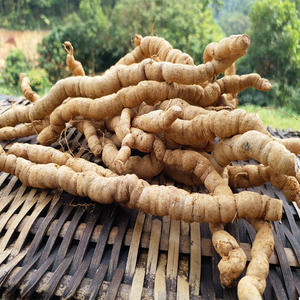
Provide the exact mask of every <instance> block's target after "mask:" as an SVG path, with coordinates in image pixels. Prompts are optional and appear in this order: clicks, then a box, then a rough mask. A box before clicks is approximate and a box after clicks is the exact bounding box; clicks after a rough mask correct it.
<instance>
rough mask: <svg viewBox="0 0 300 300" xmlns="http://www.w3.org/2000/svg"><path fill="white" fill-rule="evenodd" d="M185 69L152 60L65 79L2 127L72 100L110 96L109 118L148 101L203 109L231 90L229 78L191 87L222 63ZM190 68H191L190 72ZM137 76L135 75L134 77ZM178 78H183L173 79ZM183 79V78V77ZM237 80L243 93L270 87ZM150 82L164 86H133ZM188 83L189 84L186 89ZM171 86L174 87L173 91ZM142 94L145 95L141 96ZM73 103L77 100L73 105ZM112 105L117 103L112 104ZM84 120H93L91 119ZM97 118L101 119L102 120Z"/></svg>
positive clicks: (0, 119) (6, 116)
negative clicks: (181, 103) (174, 101)
mask: <svg viewBox="0 0 300 300" xmlns="http://www.w3.org/2000/svg"><path fill="white" fill-rule="evenodd" d="M224 63H225V62H224ZM231 63H232V62H231ZM208 64H213V62H209V63H208ZM225 65H226V63H225ZM181 66H182V65H180V64H172V63H167V62H163V63H155V62H151V61H149V59H148V60H147V59H146V60H144V61H143V62H142V63H140V64H133V65H130V66H124V65H119V66H117V67H116V68H114V69H112V70H111V71H109V72H107V73H106V74H105V75H103V76H95V77H88V76H84V77H82V76H77V77H72V78H66V79H62V80H60V81H58V82H57V83H56V84H55V85H54V86H53V87H52V88H51V89H50V91H49V93H48V94H47V95H45V96H44V97H43V98H41V99H39V100H37V101H36V102H35V105H34V106H33V105H28V106H24V107H22V108H21V109H20V108H19V106H17V107H16V108H12V109H9V110H8V111H6V112H5V113H3V114H2V115H0V124H1V126H2V127H5V126H15V125H16V124H19V123H26V122H31V121H32V120H40V119H43V118H44V117H45V116H47V115H49V114H50V113H51V112H52V111H53V110H54V109H55V108H56V107H58V106H60V104H61V103H62V102H63V101H64V100H65V99H67V98H68V97H84V98H90V99H96V98H100V97H103V96H107V95H109V96H107V97H106V98H105V99H101V101H105V102H102V106H101V107H102V108H103V107H105V108H106V107H112V109H113V111H112V112H110V113H108V112H107V109H106V110H105V112H103V113H102V115H105V117H106V116H109V115H114V114H116V113H120V112H121V110H122V109H123V108H124V107H135V106H138V105H140V104H141V103H142V102H143V101H145V102H146V103H147V104H154V103H155V102H157V101H162V100H167V99H173V98H181V99H183V100H186V101H188V102H190V101H191V102H192V103H197V104H198V105H201V106H208V105H210V104H211V103H213V102H215V101H216V100H217V99H218V98H219V96H220V95H221V94H223V93H224V92H226V91H227V89H226V88H225V86H226V85H225V83H226V80H227V79H226V80H225V79H224V80H223V78H222V79H220V80H219V81H218V83H216V84H215V83H213V84H211V85H208V86H207V87H206V88H205V89H203V88H202V87H201V86H199V85H192V86H190V84H194V83H195V84H199V83H201V80H200V78H201V77H202V76H203V74H206V73H207V75H210V74H215V73H216V72H217V70H218V68H217V67H216V66H218V63H217V64H216V66H214V67H213V66H206V65H200V66H188V65H187V66H186V67H185V68H184V69H182V67H181ZM222 66H223V64H222ZM186 68H187V69H186ZM189 68H191V69H190V70H189ZM193 68H194V69H193ZM195 68H196V69H195ZM197 68H199V74H198V73H197V72H198V69H197ZM203 69H204V70H203ZM225 69H226V68H225ZM205 70H206V71H205ZM222 70H223V67H222ZM223 71H224V70H223ZM185 72H187V73H185ZM203 72H204V73H203ZM133 74H134V75H135V76H133ZM193 74H194V75H195V76H196V78H197V74H198V76H200V78H199V79H196V78H195V79H193V78H190V77H191V76H192V75H193ZM175 75H176V76H179V77H178V78H177V77H175V78H173V77H174V76H175ZM181 76H182V77H183V78H180V77H181ZM204 77H205V76H204ZM226 77H228V76H226ZM226 77H224V78H226ZM236 78H237V79H236V80H233V82H236V83H235V84H233V83H231V84H230V85H229V86H230V88H234V87H235V86H236V87H238V90H240V89H241V87H242V88H247V87H248V86H247V84H248V85H249V84H250V86H253V84H254V83H255V87H257V88H266V87H267V88H269V87H270V83H268V82H267V81H266V80H264V79H260V78H257V76H256V75H255V74H254V75H253V76H252V75H251V74H250V75H249V76H247V75H244V77H243V78H245V80H242V76H241V77H239V76H237V77H236ZM249 78H254V79H255V80H254V79H251V80H250V79H249ZM146 79H147V80H155V81H159V82H161V83H160V84H159V83H152V86H153V85H155V84H156V85H157V84H158V85H159V87H158V86H156V87H153V88H154V89H152V86H151V88H150V87H149V86H148V85H147V84H146V83H145V82H144V83H141V85H139V86H138V87H133V86H136V85H137V84H138V83H139V82H141V81H144V80H146ZM240 80H242V82H244V81H245V82H246V83H247V84H246V85H242V84H241V83H239V81H240ZM252 80H254V83H253V82H252ZM164 81H167V82H170V83H173V82H179V83H180V84H183V86H179V85H168V84H167V83H165V82H164ZM230 82H231V81H230ZM184 84H188V85H187V86H185V85H184ZM170 86H172V87H171V88H170ZM123 87H128V90H125V91H122V92H121V95H120V94H119V95H118V97H120V98H119V99H118V100H117V101H116V99H115V98H116V95H113V94H114V93H116V92H118V91H119V90H120V89H122V88H123ZM147 88H149V90H148V91H145V89H147ZM123 90H124V89H123ZM141 91H143V92H142V93H141ZM171 92H173V93H171ZM228 92H233V91H228ZM149 94H150V97H147V95H149ZM154 95H155V98H154ZM148 99H149V100H148ZM190 99H191V100H190ZM72 101H73V100H71V101H69V102H72ZM79 101H81V100H79ZM69 102H68V103H69ZM111 102H113V103H114V104H113V105H112V103H111ZM109 103H110V104H109ZM73 104H74V103H73ZM98 110H99V109H98ZM107 114H108V115H107ZM84 117H85V118H93V117H91V116H84ZM96 118H97V119H100V118H101V117H96ZM68 121H69V120H68ZM51 123H52V122H51Z"/></svg>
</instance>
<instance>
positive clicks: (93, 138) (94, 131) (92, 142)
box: [71, 119, 104, 156]
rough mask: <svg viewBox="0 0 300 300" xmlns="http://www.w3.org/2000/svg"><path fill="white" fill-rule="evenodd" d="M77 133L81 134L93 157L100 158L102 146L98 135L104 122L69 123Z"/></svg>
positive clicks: (102, 128)
mask: <svg viewBox="0 0 300 300" xmlns="http://www.w3.org/2000/svg"><path fill="white" fill-rule="evenodd" d="M71 124H72V125H73V126H74V127H76V129H77V130H78V131H79V132H82V133H83V134H84V136H85V139H86V141H87V143H88V146H89V148H90V150H91V152H92V153H93V154H94V155H95V156H100V154H101V152H102V144H101V142H100V140H99V137H98V133H101V132H102V131H104V122H93V121H92V120H87V119H85V120H75V121H74V122H72V123H71Z"/></svg>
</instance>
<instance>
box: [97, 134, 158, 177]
mask: <svg viewBox="0 0 300 300" xmlns="http://www.w3.org/2000/svg"><path fill="white" fill-rule="evenodd" d="M100 139H101V138H100ZM101 140H102V143H103V151H102V161H103V163H104V164H105V165H106V166H107V167H108V168H109V169H111V170H113V171H114V172H117V173H118V174H122V175H124V174H136V175H137V176H138V177H139V178H142V179H149V178H152V177H153V176H156V175H158V174H159V173H160V172H161V171H162V169H163V166H164V164H163V162H162V161H161V160H159V159H157V157H156V155H155V153H154V151H153V150H152V149H150V151H149V150H148V151H143V152H146V153H149V152H151V153H149V154H146V155H145V156H143V157H140V156H130V155H128V153H127V152H125V151H126V150H128V151H129V152H130V154H131V147H128V146H126V145H124V146H123V147H122V148H123V151H124V152H125V153H124V152H122V151H121V153H119V151H118V149H117V147H116V146H115V144H114V143H113V142H111V141H110V140H108V139H105V138H103V139H101ZM150 143H151V145H150V147H151V148H152V144H153V142H152V141H150ZM150 143H149V144H150ZM142 146H143V147H145V143H142ZM127 147H128V148H127ZM122 148H121V149H122Z"/></svg>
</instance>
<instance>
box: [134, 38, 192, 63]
mask: <svg viewBox="0 0 300 300" xmlns="http://www.w3.org/2000/svg"><path fill="white" fill-rule="evenodd" d="M135 44H136V47H139V48H140V49H141V52H142V53H143V57H144V58H151V57H152V56H157V57H158V59H159V60H160V61H167V62H171V63H177V64H186V65H194V60H193V59H192V57H191V56H189V55H188V54H186V53H182V52H181V51H180V50H178V49H174V48H173V47H172V45H171V44H170V43H169V42H168V41H166V40H165V39H163V38H161V37H156V36H145V37H142V36H140V35H136V36H135Z"/></svg>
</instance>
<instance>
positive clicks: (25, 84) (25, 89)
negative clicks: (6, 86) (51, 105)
mask: <svg viewBox="0 0 300 300" xmlns="http://www.w3.org/2000/svg"><path fill="white" fill-rule="evenodd" d="M19 79H20V81H21V90H22V93H23V95H24V97H25V98H26V99H27V100H29V101H30V102H35V101H36V100H38V99H40V96H39V95H38V94H37V93H35V92H34V91H33V90H32V88H31V86H30V80H29V78H28V77H27V76H26V74H25V73H21V74H20V77H19Z"/></svg>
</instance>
